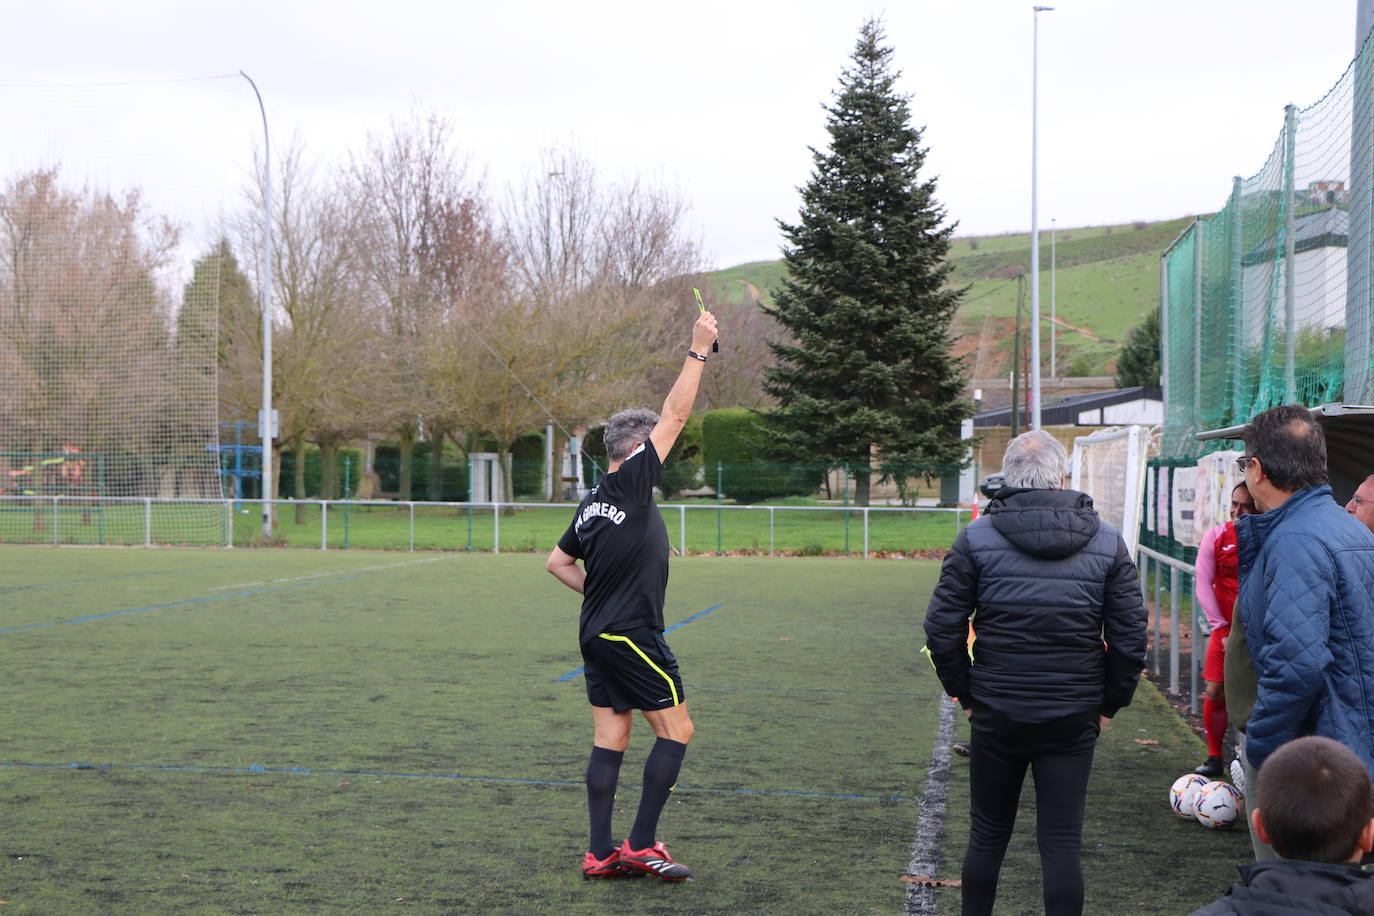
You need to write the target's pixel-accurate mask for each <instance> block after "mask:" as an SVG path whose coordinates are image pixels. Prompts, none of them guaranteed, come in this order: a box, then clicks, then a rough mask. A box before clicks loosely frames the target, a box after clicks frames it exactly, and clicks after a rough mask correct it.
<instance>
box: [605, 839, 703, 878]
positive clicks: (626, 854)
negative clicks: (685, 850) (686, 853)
mask: <svg viewBox="0 0 1374 916" xmlns="http://www.w3.org/2000/svg"><path fill="white" fill-rule="evenodd" d="M616 852H617V853H619V856H620V858H619V860H618V863H619V865H620V867H621V868H623V869H625V870H626V871H629V872H632V873H635V872H638V873H642V874H646V875H653V876H654V877H655V878H660V879H662V880H664V881H686V880H687V879H689V878H691V877H692V870H691V869H690V868H688V867H687V866H686V865H682V864H680V863H678V862H674V861H673V857H672V856H670V855H668V850H667V848H666V847H665V846H664V845H663V844H662V843H655V844H654V845H652V846H650V847H649V848H648V849H631V848H630V841H629V840H626V841H625V842H624V843H622V844H621V845H620V848H619V849H617V850H616Z"/></svg>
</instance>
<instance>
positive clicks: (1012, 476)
mask: <svg viewBox="0 0 1374 916" xmlns="http://www.w3.org/2000/svg"><path fill="white" fill-rule="evenodd" d="M1068 469H1069V455H1068V452H1066V451H1064V446H1063V444H1062V443H1060V441H1059V440H1058V439H1056V438H1054V436H1051V435H1050V434H1049V433H1047V432H1045V431H1044V430H1043V429H1033V430H1031V431H1030V432H1028V433H1022V434H1021V435H1019V436H1017V437H1016V438H1015V439H1013V440H1011V442H1009V443H1007V454H1006V455H1005V456H1004V457H1003V458H1002V479H1003V481H1004V482H1005V484H1006V485H1007V486H1009V487H1026V488H1028V489H1033V490H1059V489H1062V488H1063V486H1064V475H1065V474H1067V473H1068Z"/></svg>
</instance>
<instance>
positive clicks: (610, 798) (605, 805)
mask: <svg viewBox="0 0 1374 916" xmlns="http://www.w3.org/2000/svg"><path fill="white" fill-rule="evenodd" d="M623 759H625V752H624V751H612V750H607V749H606V748H604V747H596V746H595V745H593V746H592V756H591V759H589V760H588V761H587V814H588V816H589V817H590V818H591V825H592V838H591V845H590V846H589V847H588V851H589V852H591V854H592V855H594V856H596V857H597V858H598V859H604V858H606V857H607V856H608V855H610V854H611V850H613V849H615V847H616V845H617V844H616V842H615V840H614V839H613V838H612V837H611V811H612V809H613V808H614V807H615V785H616V782H617V781H618V780H619V779H620V761H621V760H623Z"/></svg>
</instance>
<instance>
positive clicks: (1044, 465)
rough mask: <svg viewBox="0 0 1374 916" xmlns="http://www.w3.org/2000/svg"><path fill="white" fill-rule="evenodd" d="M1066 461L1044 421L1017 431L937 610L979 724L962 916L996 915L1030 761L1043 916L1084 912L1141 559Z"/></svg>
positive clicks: (1135, 645)
mask: <svg viewBox="0 0 1374 916" xmlns="http://www.w3.org/2000/svg"><path fill="white" fill-rule="evenodd" d="M1067 465H1068V456H1067V455H1066V454H1065V452H1064V447H1063V446H1062V445H1061V444H1060V443H1059V441H1058V440H1057V439H1055V438H1054V437H1053V436H1051V435H1050V434H1048V433H1046V432H1044V431H1043V430H1035V431H1032V432H1028V433H1025V434H1023V435H1020V436H1017V437H1016V438H1015V439H1013V440H1012V441H1011V443H1010V444H1009V445H1008V446H1007V452H1006V456H1005V458H1004V459H1003V461H1002V474H1003V476H1004V477H1005V480H1006V486H1004V487H1003V488H1002V489H1001V490H999V491H998V492H997V494H996V495H995V496H994V497H993V498H992V501H991V502H990V503H989V504H988V508H987V512H986V514H984V515H983V517H981V518H979V519H978V520H977V521H975V522H973V523H972V524H970V525H969V526H968V527H967V528H965V529H964V530H963V531H961V532H960V533H959V536H958V537H956V538H955V539H954V544H953V546H952V547H951V548H950V551H949V554H948V555H947V556H946V557H945V562H944V566H943V567H942V568H941V570H940V582H939V584H938V585H937V586H936V587H935V593H934V595H933V596H932V597H931V599H930V607H929V608H928V609H927V611H926V622H925V631H926V642H927V646H928V647H929V650H930V657H931V661H932V662H934V664H935V670H936V673H937V674H938V675H939V677H940V683H941V684H942V685H943V686H944V689H945V692H946V693H948V694H949V695H950V696H951V697H953V698H955V700H956V701H957V702H958V703H959V704H960V705H962V706H963V708H964V711H965V713H966V714H967V715H968V716H969V720H970V726H971V732H972V740H971V742H970V744H971V752H970V757H969V789H970V806H971V812H970V813H971V820H972V823H971V825H970V828H969V841H968V849H967V852H966V853H965V855H964V865H963V913H964V916H972V914H986V913H991V912H992V904H993V900H994V899H995V898H996V896H997V878H998V874H999V872H1000V871H1001V867H1002V858H1003V856H1004V855H1005V853H1006V849H1007V842H1008V841H1009V840H1010V839H1011V832H1012V827H1013V826H1014V824H1015V821H1016V808H1017V803H1018V802H1019V800H1020V797H1021V785H1022V782H1023V781H1024V779H1025V775H1026V768H1027V767H1030V768H1031V771H1032V773H1033V775H1034V779H1035V795H1036V807H1037V820H1036V839H1037V841H1038V843H1039V847H1040V863H1041V867H1042V869H1043V871H1044V903H1045V913H1046V914H1049V916H1061V914H1081V913H1082V912H1083V865H1082V856H1081V849H1082V833H1083V809H1084V803H1085V799H1086V796H1087V789H1088V773H1089V771H1090V770H1091V769H1092V758H1093V750H1094V748H1095V747H1096V744H1097V737H1098V734H1099V733H1100V732H1101V729H1102V727H1103V726H1105V725H1106V722H1107V720H1108V719H1110V718H1111V717H1112V716H1114V715H1115V714H1116V712H1117V710H1119V709H1120V708H1121V707H1123V706H1126V705H1127V704H1128V703H1130V701H1131V696H1132V695H1133V694H1134V693H1135V688H1136V683H1137V681H1138V680H1139V677H1140V671H1141V668H1143V667H1144V664H1145V638H1146V627H1147V616H1146V612H1145V605H1144V602H1143V601H1142V599H1141V593H1140V587H1139V584H1138V582H1137V580H1136V569H1135V563H1134V562H1133V561H1132V560H1131V557H1130V554H1129V553H1128V551H1127V549H1126V544H1125V542H1124V541H1122V539H1121V535H1120V534H1118V533H1117V532H1116V531H1115V530H1114V529H1113V528H1112V527H1111V526H1110V525H1107V524H1106V523H1104V522H1103V521H1102V520H1101V519H1099V518H1098V516H1097V512H1096V511H1094V509H1093V501H1092V498H1091V497H1090V496H1088V495H1087V494H1084V493H1079V492H1077V491H1075V490H1066V489H1063V483H1064V477H1065V474H1066V472H1067V470H1068V468H1067ZM970 622H972V625H973V630H974V634H975V639H974V642H973V646H972V658H970V651H969V648H968V642H967V635H968V627H969V624H970Z"/></svg>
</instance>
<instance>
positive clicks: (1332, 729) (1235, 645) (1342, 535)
mask: <svg viewBox="0 0 1374 916" xmlns="http://www.w3.org/2000/svg"><path fill="white" fill-rule="evenodd" d="M1244 437H1245V455H1244V456H1242V457H1241V458H1238V459H1236V463H1237V464H1238V465H1239V467H1240V469H1241V472H1242V473H1243V474H1244V475H1245V485H1246V488H1247V489H1249V491H1250V495H1251V496H1252V497H1254V500H1255V505H1256V507H1258V508H1259V510H1260V512H1261V514H1259V515H1247V516H1242V517H1241V518H1239V519H1238V520H1237V521H1236V537H1237V544H1238V547H1237V549H1238V551H1239V553H1240V592H1239V594H1238V596H1237V599H1236V610H1235V614H1234V616H1233V618H1232V631H1233V633H1235V632H1238V633H1239V635H1240V636H1241V638H1240V639H1232V640H1230V641H1229V642H1228V645H1227V652H1226V666H1225V681H1226V706H1227V710H1228V712H1229V713H1230V715H1231V721H1232V722H1234V723H1235V725H1236V728H1237V730H1238V731H1240V732H1241V733H1242V734H1241V738H1240V740H1239V742H1238V744H1237V750H1238V752H1239V755H1240V758H1239V759H1240V761H1241V767H1242V770H1243V774H1244V779H1243V780H1242V781H1243V783H1244V785H1243V791H1244V793H1245V797H1246V801H1247V805H1248V806H1249V807H1254V797H1253V792H1254V791H1255V785H1256V782H1255V774H1256V772H1257V771H1258V770H1259V769H1260V768H1261V767H1262V766H1263V765H1264V761H1265V760H1266V759H1267V758H1268V757H1269V755H1270V754H1271V753H1273V752H1274V751H1275V750H1276V749H1277V748H1278V747H1279V746H1280V745H1282V744H1285V743H1286V742H1288V741H1291V740H1293V739H1294V738H1300V737H1303V736H1305V735H1321V736H1323V737H1326V738H1332V739H1334V740H1336V741H1339V742H1341V743H1342V744H1344V745H1346V746H1347V747H1349V748H1350V749H1351V750H1352V751H1354V752H1355V754H1356V755H1357V756H1358V757H1359V758H1360V760H1361V761H1362V762H1363V763H1364V765H1365V769H1366V770H1369V771H1371V772H1374V532H1371V531H1370V530H1369V529H1368V528H1367V527H1365V526H1364V525H1363V524H1361V523H1360V522H1359V521H1358V520H1357V519H1355V518H1353V517H1352V516H1350V515H1349V514H1347V513H1346V512H1345V511H1343V510H1342V509H1341V507H1340V506H1338V505H1337V504H1336V503H1335V501H1334V500H1333V499H1332V498H1331V487H1330V485H1329V483H1328V480H1327V459H1326V437H1325V436H1324V435H1323V433H1322V429H1321V426H1320V425H1319V424H1318V423H1317V421H1316V420H1314V419H1313V418H1312V415H1311V413H1310V412H1309V411H1308V410H1307V409H1306V408H1305V407H1298V406H1296V405H1285V406H1282V407H1275V408H1272V409H1270V410H1266V411H1264V412H1263V413H1261V414H1259V415H1257V416H1256V417H1255V418H1254V419H1253V420H1251V421H1250V423H1249V424H1248V425H1247V426H1246V427H1245V432H1244ZM1250 838H1251V842H1252V845H1253V846H1254V849H1255V857H1256V859H1258V860H1268V859H1273V858H1275V853H1274V850H1273V849H1272V848H1270V847H1269V845H1268V844H1267V843H1265V842H1264V840H1263V838H1262V837H1260V835H1259V834H1258V833H1257V832H1256V831H1254V830H1253V829H1252V830H1251V832H1250Z"/></svg>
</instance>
